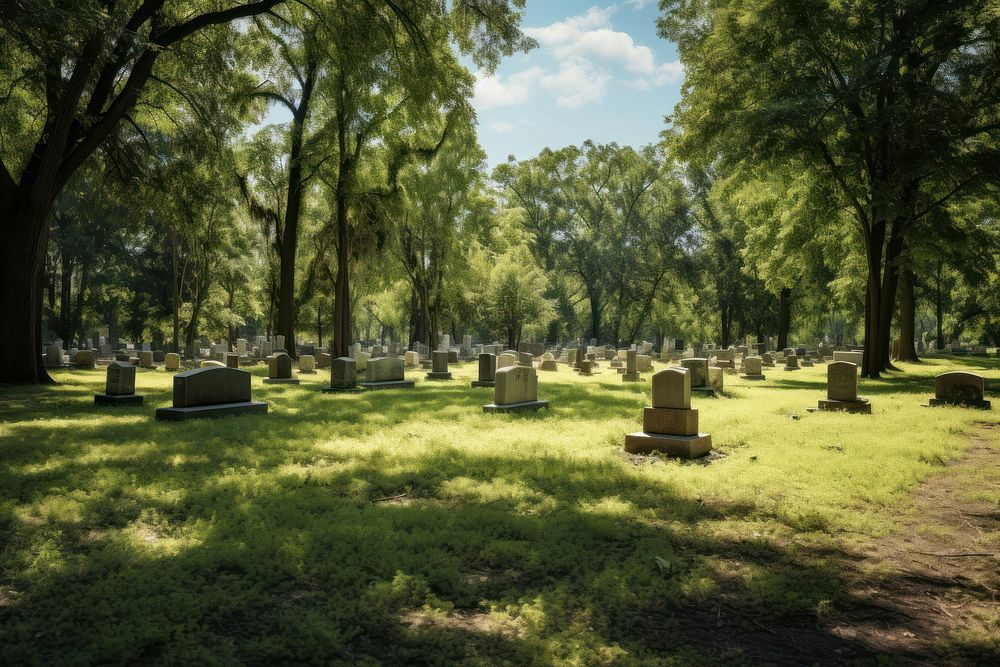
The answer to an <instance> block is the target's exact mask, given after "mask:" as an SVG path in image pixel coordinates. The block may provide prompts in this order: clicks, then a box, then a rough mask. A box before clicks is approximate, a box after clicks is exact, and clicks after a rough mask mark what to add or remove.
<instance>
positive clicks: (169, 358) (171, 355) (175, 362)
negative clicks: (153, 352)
mask: <svg viewBox="0 0 1000 667" xmlns="http://www.w3.org/2000/svg"><path fill="white" fill-rule="evenodd" d="M180 368H181V355H179V354H177V353H176V352H168V353H167V354H165V355H163V370H165V371H177V370H180Z"/></svg>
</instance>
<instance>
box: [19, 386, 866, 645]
mask: <svg viewBox="0 0 1000 667" xmlns="http://www.w3.org/2000/svg"><path fill="white" fill-rule="evenodd" d="M463 384H464V383H463ZM463 384H460V383H459V382H458V381H456V383H455V386H454V387H452V386H448V385H434V389H433V391H424V392H421V388H419V387H418V389H414V390H409V391H392V392H369V393H365V394H360V395H355V396H342V395H324V394H322V393H320V392H319V391H318V390H317V391H312V392H301V391H288V390H287V388H281V389H278V390H274V391H270V392H268V398H269V400H273V401H274V402H276V403H283V407H284V408H285V411H284V412H283V411H281V410H275V412H274V413H273V414H271V415H268V416H267V417H246V418H241V419H229V420H224V421H223V422H213V421H205V422H193V423H190V424H183V425H179V424H152V423H150V422H151V420H152V415H151V412H152V407H154V405H155V403H156V402H158V401H161V402H166V401H167V400H169V392H166V391H158V392H152V393H150V394H149V396H150V398H148V399H147V400H148V401H150V405H147V406H146V407H145V408H138V409H129V410H126V411H118V412H114V413H112V414H113V415H116V416H121V417H123V418H127V419H120V420H104V421H97V420H93V419H92V417H94V415H95V414H103V413H95V411H94V409H93V406H91V405H88V404H87V403H86V401H85V400H84V399H85V398H88V396H87V395H89V393H90V392H89V391H88V390H83V391H80V392H77V391H76V389H66V388H63V389H60V391H58V392H47V391H44V390H40V391H38V392H37V393H32V392H33V391H34V390H32V391H31V392H28V394H27V400H28V401H29V402H30V403H31V405H32V407H30V408H26V409H24V410H23V411H20V412H19V413H18V419H17V420H8V421H6V422H5V423H4V425H3V429H4V430H3V431H0V451H2V452H3V459H2V462H0V488H3V489H4V494H3V497H2V498H0V556H2V561H0V562H2V569H0V658H2V660H0V661H2V662H4V663H10V664H28V663H38V664H46V663H48V664H51V663H64V662H77V663H93V662H114V663H146V662H187V663H202V662H220V663H225V662H249V663H261V664H263V663H274V662H283V663H288V662H295V663H305V662H309V663H334V664H357V663H364V662H368V663H382V664H441V663H449V662H465V663H467V664H550V663H553V662H560V661H562V662H573V661H575V662H578V663H580V664H594V663H598V662H618V663H636V662H641V661H645V662H647V663H658V662H664V661H666V660H667V659H668V658H676V659H678V660H681V661H687V662H696V663H705V662H709V661H719V662H734V661H735V662H768V663H801V662H808V664H813V663H828V662H842V661H846V660H851V659H867V658H869V657H871V651H870V650H869V648H868V647H866V646H863V645H860V644H857V643H854V642H852V641H849V640H845V639H843V638H841V637H839V636H837V635H836V634H835V633H834V632H832V630H830V629H829V628H826V627H822V624H818V623H817V615H816V610H817V609H818V608H820V607H824V606H827V607H832V608H834V609H837V608H851V607H852V606H853V605H856V604H857V600H855V599H854V598H853V597H852V595H851V594H850V592H849V590H850V588H851V583H852V579H853V578H854V577H855V576H857V573H856V572H854V564H855V562H856V561H857V559H858V556H857V554H852V553H846V552H843V551H840V550H838V549H834V548H829V547H815V548H805V547H802V546H797V547H794V548H791V547H788V546H786V545H783V544H780V543H778V542H777V541H774V540H770V539H767V538H763V537H760V536H758V535H754V534H753V532H752V531H746V533H745V534H744V533H743V532H742V531H740V532H738V533H731V532H729V533H727V532H724V531H722V530H720V529H719V526H720V525H721V524H724V523H726V522H733V521H753V522H760V521H772V522H779V523H783V524H784V525H785V526H787V527H788V528H789V529H791V530H793V531H796V532H800V531H801V532H819V533H822V532H824V531H827V530H828V527H826V526H824V525H822V523H821V522H820V523H819V524H817V523H816V520H815V519H811V518H807V519H803V522H804V523H802V524H796V523H795V522H794V521H795V520H793V519H789V518H788V517H779V516H775V515H774V514H772V513H769V512H767V511H765V510H763V509H761V508H759V507H756V506H754V505H753V504H750V503H747V504H726V505H721V504H713V503H710V502H704V501H702V500H700V499H698V498H694V497H692V496H690V495H689V494H683V493H680V492H679V491H678V490H677V489H676V488H675V487H674V486H672V485H671V484H670V483H668V482H666V481H663V480H662V479H659V478H656V477H652V476H648V475H645V474H643V472H642V470H641V469H640V470H636V469H635V468H633V467H631V466H628V465H626V464H624V463H620V462H618V461H615V460H611V461H608V460H596V461H595V460H590V459H583V458H581V459H575V458H570V457H557V456H549V455H545V454H544V453H538V454H534V455H525V454H524V453H523V452H522V453H520V454H518V453H511V454H509V455H508V454H506V453H504V452H499V453H498V452H491V451H483V450H477V444H478V443H477V441H476V434H475V433H470V434H469V441H468V442H467V443H463V445H462V446H461V447H458V446H452V445H450V444H432V445H430V446H427V447H426V448H425V449H423V450H421V451H420V452H416V453H411V454H408V453H407V452H406V450H405V447H403V448H401V450H402V451H400V452H397V453H393V454H389V453H386V452H384V451H381V450H379V449H375V450H374V451H368V452H358V451H357V450H352V451H349V452H348V451H338V450H337V448H336V447H335V446H334V447H331V448H329V449H325V450H323V451H317V450H316V449H315V448H314V447H312V445H313V444H314V443H315V442H317V441H322V440H323V439H324V438H327V439H329V440H330V441H331V442H332V443H334V445H335V444H336V439H337V437H339V436H340V435H347V434H350V435H352V436H357V435H359V434H361V435H368V434H376V433H378V432H379V431H380V430H382V429H384V428H385V427H386V425H392V424H400V423H406V422H416V423H420V424H428V423H430V424H433V423H435V422H436V421H440V422H441V423H442V424H447V423H449V422H450V421H451V420H453V416H452V412H451V411H453V410H457V411H466V410H471V411H476V410H478V409H479V406H480V405H482V404H483V403H485V402H489V400H490V399H491V398H492V393H491V392H490V391H489V390H472V389H471V388H469V387H467V386H463ZM642 385H643V386H641V387H638V386H636V385H630V386H628V387H627V388H626V387H622V388H621V391H620V392H614V393H612V394H609V393H608V392H607V388H606V387H602V386H599V385H590V384H585V385H581V384H571V385H543V387H542V388H541V390H540V398H543V399H548V400H551V401H553V405H554V409H553V410H552V411H551V412H549V413H548V414H546V413H545V412H544V411H543V413H541V414H540V415H539V416H537V417H535V416H533V417H529V419H532V420H534V419H539V420H548V421H551V422H553V423H557V422H558V421H559V420H560V419H561V418H566V419H570V420H572V419H573V416H574V415H575V414H580V413H581V411H582V412H594V411H602V410H603V411H607V410H613V409H617V408H623V409H625V408H627V409H629V410H632V409H634V408H635V407H636V406H637V405H641V404H642V403H643V402H645V398H646V392H647V391H648V383H642ZM255 393H256V387H255ZM422 393H423V395H422ZM555 406H558V407H555ZM53 409H56V410H57V411H58V415H59V417H60V420H59V421H61V422H66V421H69V420H75V422H74V423H73V425H72V427H67V426H66V424H65V423H52V422H51V421H34V420H37V419H38V418H40V417H45V416H49V415H50V414H51V411H52V410H53ZM293 409H294V412H292V410H293ZM376 417H377V418H378V419H377V420H374V421H373V419H374V418H376ZM517 419H520V418H518V417H513V418H512V417H499V419H496V420H493V419H491V420H490V423H500V424H504V423H511V424H514V423H516V420H517ZM137 420H138V421H137ZM147 420H148V421H147ZM505 420H506V421H505ZM220 426H221V428H220ZM109 443H110V444H109ZM116 443H121V445H120V447H119V448H118V449H116ZM16 505H21V506H34V507H35V511H32V512H29V511H26V510H22V511H15V506H16ZM734 535H740V536H739V537H736V536H734ZM657 559H659V560H657ZM5 590H6V591H9V592H4V591H5ZM762 628H763V629H762ZM831 656H835V657H833V659H832V660H831Z"/></svg>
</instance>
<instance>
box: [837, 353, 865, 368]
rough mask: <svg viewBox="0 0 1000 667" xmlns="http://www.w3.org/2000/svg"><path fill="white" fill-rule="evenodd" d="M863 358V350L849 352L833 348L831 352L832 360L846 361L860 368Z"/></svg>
mask: <svg viewBox="0 0 1000 667" xmlns="http://www.w3.org/2000/svg"><path fill="white" fill-rule="evenodd" d="M864 358H865V353H864V352H849V351H847V350H834V352H833V360H834V361H847V362H850V363H852V364H854V365H855V366H856V367H857V368H859V369H860V368H861V364H862V362H863V361H864Z"/></svg>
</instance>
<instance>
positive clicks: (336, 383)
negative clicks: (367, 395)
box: [323, 357, 364, 393]
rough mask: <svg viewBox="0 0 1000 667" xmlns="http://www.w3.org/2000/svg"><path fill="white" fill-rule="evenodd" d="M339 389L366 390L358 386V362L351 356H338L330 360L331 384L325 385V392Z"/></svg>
mask: <svg viewBox="0 0 1000 667" xmlns="http://www.w3.org/2000/svg"><path fill="white" fill-rule="evenodd" d="M338 391H364V389H363V388H362V387H359V386H358V365H357V362H355V361H354V359H351V358H350V357H338V358H336V359H333V360H331V361H330V386H329V387H323V392H324V393H330V392H338Z"/></svg>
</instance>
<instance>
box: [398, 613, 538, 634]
mask: <svg viewBox="0 0 1000 667" xmlns="http://www.w3.org/2000/svg"><path fill="white" fill-rule="evenodd" d="M400 621H401V622H402V623H403V625H405V626H407V627H409V628H413V629H421V628H433V629H435V630H445V631H458V632H467V633H472V634H477V635H478V634H490V635H499V636H501V637H504V638H505V639H520V638H521V637H523V636H524V628H523V627H522V626H521V625H520V624H518V623H517V622H516V621H514V620H512V619H499V618H497V617H495V616H493V615H491V614H488V613H486V612H480V611H462V610H458V609H455V610H452V611H450V612H448V613H444V612H436V611H427V610H424V609H412V610H410V611H407V612H406V613H405V614H403V615H402V617H401V618H400Z"/></svg>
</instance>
